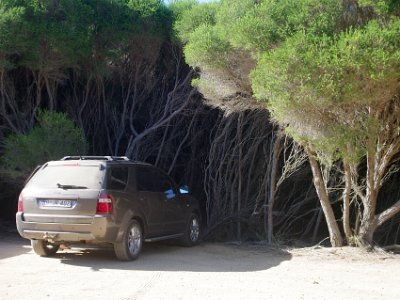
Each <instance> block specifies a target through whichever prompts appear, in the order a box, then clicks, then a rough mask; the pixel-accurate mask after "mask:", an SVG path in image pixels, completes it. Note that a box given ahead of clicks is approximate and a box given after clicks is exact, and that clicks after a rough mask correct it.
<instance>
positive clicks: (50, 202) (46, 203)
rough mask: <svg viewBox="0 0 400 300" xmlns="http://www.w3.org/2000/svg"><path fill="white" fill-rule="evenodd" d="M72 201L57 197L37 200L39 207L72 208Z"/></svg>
mask: <svg viewBox="0 0 400 300" xmlns="http://www.w3.org/2000/svg"><path fill="white" fill-rule="evenodd" d="M73 205H74V201H72V200H59V199H42V200H39V206H40V207H61V208H72V206H73Z"/></svg>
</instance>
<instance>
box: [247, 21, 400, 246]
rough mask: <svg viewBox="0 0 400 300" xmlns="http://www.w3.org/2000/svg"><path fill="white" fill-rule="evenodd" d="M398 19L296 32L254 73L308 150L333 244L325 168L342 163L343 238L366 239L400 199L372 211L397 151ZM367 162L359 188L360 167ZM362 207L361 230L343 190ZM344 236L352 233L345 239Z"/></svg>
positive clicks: (336, 235)
mask: <svg viewBox="0 0 400 300" xmlns="http://www.w3.org/2000/svg"><path fill="white" fill-rule="evenodd" d="M399 34H400V20H393V21H391V22H389V23H387V24H380V23H378V22H377V21H370V22H369V23H368V24H367V25H366V26H365V27H362V28H359V29H354V30H349V31H348V32H344V33H341V34H340V35H334V36H333V37H328V36H323V37H318V36H315V35H313V34H307V33H299V34H297V35H296V36H294V37H292V38H290V39H288V40H287V41H286V43H285V44H284V45H282V46H281V47H280V48H277V49H276V50H273V51H270V52H268V53H265V54H264V55H263V57H262V58H261V60H260V62H259V65H258V66H257V68H256V69H255V71H254V72H253V77H252V78H253V87H254V90H255V93H256V95H257V96H258V97H259V98H260V99H268V104H267V105H268V107H269V108H270V110H271V112H272V114H273V116H274V118H275V119H276V120H277V121H278V122H279V123H280V124H281V125H282V126H285V127H286V131H287V132H288V133H289V134H290V135H291V136H293V137H294V138H295V139H296V140H297V141H299V142H300V143H301V144H302V145H303V146H304V147H305V149H306V151H307V153H308V155H309V159H310V164H311V167H312V171H313V175H314V185H315V187H316V189H317V192H318V196H319V198H320V200H321V204H322V207H323V208H324V212H325V217H326V219H327V223H328V227H329V231H330V236H331V243H332V245H335V246H340V245H341V234H340V231H339V227H338V225H337V222H336V219H335V216H334V214H333V210H332V208H331V205H330V200H329V193H328V183H327V178H324V177H323V172H322V168H323V165H329V164H332V163H333V162H335V161H336V160H338V159H342V160H343V165H344V172H345V179H346V189H347V193H345V194H344V195H345V199H344V200H345V204H344V211H345V213H346V214H345V219H344V224H345V225H346V227H345V233H346V236H347V239H348V240H350V239H351V235H353V234H355V235H356V236H357V239H358V240H359V241H360V242H361V243H363V244H371V243H372V241H373V234H374V232H375V229H376V228H377V227H378V226H380V225H382V224H383V223H384V222H386V221H387V220H389V219H390V218H391V217H393V216H394V215H395V214H397V213H399V212H400V202H399V201H397V202H395V203H394V204H393V205H392V206H391V207H389V208H387V209H385V210H384V211H382V212H381V213H379V214H376V206H377V199H378V198H377V197H378V193H379V190H380V188H381V187H382V185H383V182H384V181H385V180H386V179H387V177H388V173H387V172H388V171H389V168H390V166H391V165H392V164H393V163H394V162H396V159H397V155H398V154H399V153H400V133H399V128H400V127H399V122H400V114H399V100H398V78H399V76H400V60H399V58H400V51H399V50H398V49H399V46H400V40H399V38H398V37H399ZM364 158H365V160H366V167H367V172H366V182H365V185H362V186H361V187H360V183H361V181H360V180H359V179H358V178H359V174H358V173H359V170H360V167H359V165H360V164H361V163H362V162H363V161H364V160H363V159H364ZM350 191H354V192H357V196H358V197H360V198H361V201H362V206H363V211H362V219H361V228H360V231H359V232H354V233H351V230H350V228H349V226H348V225H349V220H348V218H349V214H348V205H349V198H348V197H349V193H350ZM349 235H350V236H349Z"/></svg>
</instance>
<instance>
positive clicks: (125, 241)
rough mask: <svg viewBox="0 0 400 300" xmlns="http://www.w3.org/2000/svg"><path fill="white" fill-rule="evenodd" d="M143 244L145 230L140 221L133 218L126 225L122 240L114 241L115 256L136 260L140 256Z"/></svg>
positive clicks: (126, 259) (121, 258)
mask: <svg viewBox="0 0 400 300" xmlns="http://www.w3.org/2000/svg"><path fill="white" fill-rule="evenodd" d="M142 244H143V230H142V227H141V226H140V224H139V222H138V221H136V220H132V221H130V222H129V224H128V226H127V227H126V229H125V231H124V233H123V235H122V240H121V241H120V242H116V243H114V252H115V256H116V257H117V258H118V259H119V260H125V261H128V260H135V259H137V258H138V257H139V254H140V251H141V250H142Z"/></svg>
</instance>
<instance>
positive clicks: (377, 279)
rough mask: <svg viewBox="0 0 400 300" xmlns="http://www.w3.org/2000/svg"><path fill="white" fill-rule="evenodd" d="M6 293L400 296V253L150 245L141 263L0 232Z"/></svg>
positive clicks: (1, 286) (1, 285)
mask: <svg viewBox="0 0 400 300" xmlns="http://www.w3.org/2000/svg"><path fill="white" fill-rule="evenodd" d="M0 299H7V300H8V299H82V300H83V299H124V300H128V299H174V300H175V299H336V300H337V299H393V300H396V299H400V255H395V254H388V253H384V252H378V253H376V252H375V253H371V252H365V251H361V250H358V249H354V248H338V249H331V248H298V249H287V250H282V249H277V248H271V247H266V246H261V245H249V244H246V245H240V246H238V245H233V244H211V243H202V244H200V245H199V246H197V247H194V248H181V247H178V246H175V245H172V244H165V243H164V244H162V243H161V244H160V243H155V244H146V245H145V247H144V249H143V252H142V255H141V256H140V257H139V259H138V260H137V261H133V262H120V261H117V260H116V259H115V257H114V254H113V252H112V250H111V249H83V248H72V249H68V250H64V251H62V252H59V253H57V255H56V256H55V257H53V258H43V257H39V256H37V255H35V254H34V253H33V251H32V249H31V247H30V244H29V241H27V240H23V239H21V238H19V237H18V236H17V235H16V234H15V233H14V232H9V233H4V232H2V233H0Z"/></svg>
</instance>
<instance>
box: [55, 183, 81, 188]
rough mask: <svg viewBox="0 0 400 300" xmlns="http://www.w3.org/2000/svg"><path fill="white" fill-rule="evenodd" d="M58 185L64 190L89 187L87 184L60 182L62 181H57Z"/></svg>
mask: <svg viewBox="0 0 400 300" xmlns="http://www.w3.org/2000/svg"><path fill="white" fill-rule="evenodd" d="M57 187H58V188H59V189H63V190H68V189H76V190H78V189H87V187H86V186H80V185H71V184H60V183H57Z"/></svg>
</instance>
